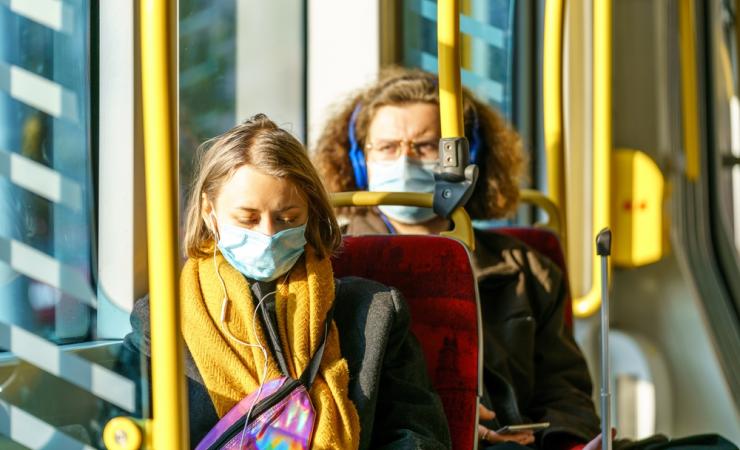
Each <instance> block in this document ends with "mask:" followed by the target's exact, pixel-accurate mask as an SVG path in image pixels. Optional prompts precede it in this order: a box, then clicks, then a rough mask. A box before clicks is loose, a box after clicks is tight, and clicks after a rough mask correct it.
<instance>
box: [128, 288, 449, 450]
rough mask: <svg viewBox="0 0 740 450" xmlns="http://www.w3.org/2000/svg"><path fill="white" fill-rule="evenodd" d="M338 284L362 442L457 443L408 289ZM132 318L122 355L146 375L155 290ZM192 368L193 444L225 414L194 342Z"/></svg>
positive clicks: (402, 445)
mask: <svg viewBox="0 0 740 450" xmlns="http://www.w3.org/2000/svg"><path fill="white" fill-rule="evenodd" d="M338 286H339V288H338V290H337V294H336V301H335V307H334V321H335V323H336V325H337V328H338V330H339V342H340V347H341V352H342V356H343V357H344V358H346V359H347V363H348V365H349V372H350V383H349V398H350V400H351V401H352V402H353V403H354V405H355V407H356V408H357V412H358V414H359V417H360V426H361V431H360V446H359V448H360V449H363V450H364V449H388V450H392V449H398V450H406V449H409V450H411V449H429V450H437V449H447V448H450V437H449V431H448V428H447V421H446V419H445V415H444V410H443V409H442V403H441V401H440V399H439V397H438V396H437V394H436V393H435V392H434V391H433V389H432V387H431V383H430V381H429V378H428V375H427V368H426V363H425V361H424V355H423V353H422V351H421V347H420V346H419V343H418V342H417V340H416V338H415V337H414V336H413V334H411V332H410V331H409V320H410V317H409V312H408V308H407V306H406V303H405V301H404V300H403V297H402V296H401V294H400V293H399V292H398V291H397V290H395V289H391V288H388V287H386V286H384V285H382V284H379V283H376V282H373V281H369V280H364V279H361V278H354V277H348V278H343V279H342V280H341V283H338ZM131 323H132V325H133V332H132V333H131V334H129V335H128V336H127V337H126V339H125V341H124V350H123V354H122V356H121V361H123V362H124V363H125V364H127V365H128V370H127V371H128V372H129V373H131V374H133V375H134V376H133V377H132V378H134V379H139V378H140V377H139V376H138V374H139V373H142V372H140V368H139V366H138V364H139V361H142V362H143V363H144V364H148V362H149V355H150V350H149V301H148V298H144V299H142V300H140V301H138V302H137V303H136V305H135V307H134V312H133V314H132V317H131ZM185 371H186V375H187V390H188V398H189V402H190V443H191V446H193V447H194V446H195V445H196V444H197V443H198V442H199V441H200V440H201V439H202V438H203V436H205V434H206V433H207V432H208V431H209V430H210V429H211V428H212V427H213V426H214V425H215V424H216V422H217V421H218V417H217V415H216V411H215V409H214V407H213V404H212V402H211V399H210V397H209V395H208V391H207V390H206V388H205V386H204V384H203V381H202V378H201V376H200V374H199V373H198V369H197V367H196V365H195V362H194V361H193V359H192V356H191V355H190V353H189V351H187V347H186V348H185ZM138 397H139V398H141V395H139V396H138ZM146 415H148V414H146Z"/></svg>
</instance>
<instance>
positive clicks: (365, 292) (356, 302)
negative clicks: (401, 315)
mask: <svg viewBox="0 0 740 450" xmlns="http://www.w3.org/2000/svg"><path fill="white" fill-rule="evenodd" d="M336 285H337V294H336V300H337V307H339V308H352V309H355V310H357V309H360V310H363V309H368V308H371V309H372V310H376V311H377V310H378V309H380V310H386V311H387V312H398V311H400V310H404V309H405V303H404V300H403V295H402V294H401V292H400V291H399V290H398V289H396V288H394V287H390V286H386V285H385V284H383V283H379V282H377V281H374V280H370V279H367V278H361V277H354V276H350V277H343V278H340V279H338V280H337V283H336Z"/></svg>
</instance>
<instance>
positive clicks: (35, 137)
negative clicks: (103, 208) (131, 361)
mask: <svg viewBox="0 0 740 450" xmlns="http://www.w3.org/2000/svg"><path fill="white" fill-rule="evenodd" d="M64 7H65V8H67V9H68V10H69V11H71V12H72V14H71V15H69V16H67V18H65V19H60V21H62V22H63V21H66V22H65V23H59V24H56V25H58V26H55V24H49V23H41V22H36V21H34V20H32V19H36V20H40V19H38V17H34V16H33V14H32V13H31V14H29V13H26V14H25V15H21V14H22V13H16V12H13V11H11V10H10V9H9V8H7V7H5V6H0V29H2V30H3V32H2V33H0V160H1V161H2V163H0V168H2V169H3V170H0V217H2V218H1V219H0V239H1V241H0V242H1V243H2V248H3V250H4V251H2V252H0V261H2V262H0V320H2V321H3V322H4V323H8V324H13V325H17V326H21V327H23V328H25V329H27V330H30V331H33V332H35V333H37V334H39V335H41V336H43V337H45V338H47V339H51V340H53V341H56V342H70V341H77V340H81V339H83V338H85V337H86V336H87V335H88V333H89V326H90V308H89V306H87V305H88V304H91V303H93V302H94V299H93V297H94V295H87V294H85V295H81V293H82V292H88V293H92V292H93V290H92V288H91V278H92V272H91V259H92V252H91V249H92V246H91V236H92V233H91V229H92V228H91V217H92V213H91V206H90V203H89V202H88V198H89V197H91V185H90V173H91V165H90V140H89V139H90V138H89V136H90V120H89V117H90V115H89V111H90V108H89V89H90V76H89V62H88V61H89V52H88V39H89V34H88V28H89V20H88V4H87V2H86V1H77V2H74V3H71V4H66V3H65V4H64ZM29 10H33V8H29ZM70 18H71V20H70ZM11 258H12V260H11ZM11 262H12V264H11ZM70 273H73V274H74V276H72V277H68V275H69V274H70ZM80 297H83V298H80Z"/></svg>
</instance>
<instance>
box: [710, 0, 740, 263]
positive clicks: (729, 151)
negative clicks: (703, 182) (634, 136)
mask: <svg viewBox="0 0 740 450" xmlns="http://www.w3.org/2000/svg"><path fill="white" fill-rule="evenodd" d="M718 3H719V2H718ZM718 8H719V9H721V11H720V14H717V15H713V17H716V21H717V23H715V24H714V25H715V26H714V28H713V32H714V34H715V45H714V47H713V51H714V55H713V56H714V57H713V59H714V99H715V120H714V121H713V126H714V130H713V132H714V135H713V137H714V142H715V149H716V152H717V153H718V156H719V159H720V160H719V161H718V162H719V165H720V166H721V167H722V170H720V171H719V173H718V174H717V175H718V176H717V178H716V180H715V181H716V182H717V183H718V184H719V188H720V197H719V202H720V205H721V207H720V208H718V211H719V213H720V214H721V215H722V217H721V222H722V223H723V225H724V227H725V231H726V232H727V233H728V235H729V236H731V237H732V240H733V241H734V242H735V249H736V250H738V251H740V91H739V88H740V84H739V83H740V79H739V78H738V70H739V68H738V63H739V61H738V57H739V56H740V55H738V44H739V42H738V33H740V30H738V26H739V24H738V23H737V9H736V7H735V3H734V2H721V5H718Z"/></svg>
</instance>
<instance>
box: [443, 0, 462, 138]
mask: <svg viewBox="0 0 740 450" xmlns="http://www.w3.org/2000/svg"><path fill="white" fill-rule="evenodd" d="M459 11H460V4H459V0H439V1H438V2H437V49H438V53H439V111H440V119H441V122H442V137H443V138H447V137H463V136H465V126H464V125H463V108H462V82H461V79H460V16H459Z"/></svg>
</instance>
